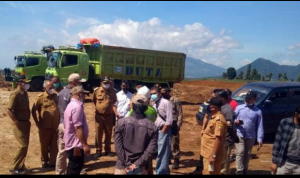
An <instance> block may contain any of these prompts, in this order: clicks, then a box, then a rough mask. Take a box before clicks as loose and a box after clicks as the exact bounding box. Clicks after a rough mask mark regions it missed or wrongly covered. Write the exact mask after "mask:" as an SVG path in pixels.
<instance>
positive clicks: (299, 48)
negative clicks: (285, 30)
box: [288, 43, 300, 50]
mask: <svg viewBox="0 0 300 178" xmlns="http://www.w3.org/2000/svg"><path fill="white" fill-rule="evenodd" d="M288 50H300V43H296V44H293V45H291V46H289V47H288Z"/></svg>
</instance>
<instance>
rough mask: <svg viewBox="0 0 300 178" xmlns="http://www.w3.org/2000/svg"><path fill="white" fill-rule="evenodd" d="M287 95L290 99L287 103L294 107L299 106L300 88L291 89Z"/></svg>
mask: <svg viewBox="0 0 300 178" xmlns="http://www.w3.org/2000/svg"><path fill="white" fill-rule="evenodd" d="M289 93H290V97H289V100H288V103H289V104H290V105H295V106H296V105H298V104H300V88H292V89H290V91H289Z"/></svg>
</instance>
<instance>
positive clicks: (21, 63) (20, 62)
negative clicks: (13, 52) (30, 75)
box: [15, 56, 26, 67]
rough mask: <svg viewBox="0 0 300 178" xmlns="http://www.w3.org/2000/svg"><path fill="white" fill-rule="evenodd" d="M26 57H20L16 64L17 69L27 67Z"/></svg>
mask: <svg viewBox="0 0 300 178" xmlns="http://www.w3.org/2000/svg"><path fill="white" fill-rule="evenodd" d="M25 61H26V58H25V56H18V57H17V60H16V61H15V62H16V67H25Z"/></svg>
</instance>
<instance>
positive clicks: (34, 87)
mask: <svg viewBox="0 0 300 178" xmlns="http://www.w3.org/2000/svg"><path fill="white" fill-rule="evenodd" d="M43 84H44V80H43V79H41V78H35V79H33V80H32V81H31V82H30V90H31V91H33V92H38V91H43Z"/></svg>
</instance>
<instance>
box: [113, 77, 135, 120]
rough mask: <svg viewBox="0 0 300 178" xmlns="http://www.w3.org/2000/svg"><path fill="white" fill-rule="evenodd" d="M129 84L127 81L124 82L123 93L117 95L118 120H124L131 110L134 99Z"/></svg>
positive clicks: (122, 85)
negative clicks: (131, 102) (131, 101)
mask: <svg viewBox="0 0 300 178" xmlns="http://www.w3.org/2000/svg"><path fill="white" fill-rule="evenodd" d="M128 88H129V86H128V83H127V81H122V84H121V91H120V92H118V93H117V102H116V107H117V112H118V115H117V118H116V119H117V120H118V119H122V118H124V117H126V115H127V113H128V112H129V110H130V100H131V97H132V94H131V93H130V92H129V91H128Z"/></svg>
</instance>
